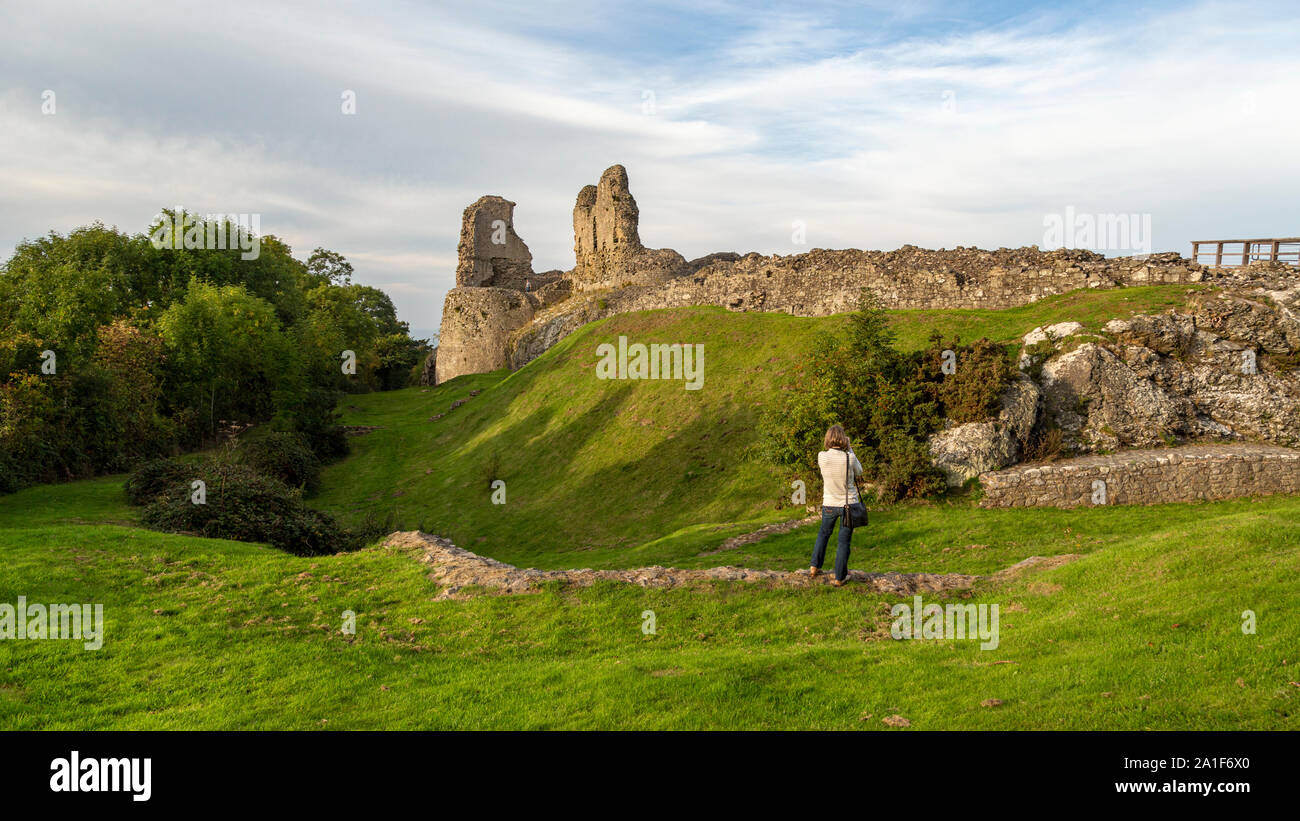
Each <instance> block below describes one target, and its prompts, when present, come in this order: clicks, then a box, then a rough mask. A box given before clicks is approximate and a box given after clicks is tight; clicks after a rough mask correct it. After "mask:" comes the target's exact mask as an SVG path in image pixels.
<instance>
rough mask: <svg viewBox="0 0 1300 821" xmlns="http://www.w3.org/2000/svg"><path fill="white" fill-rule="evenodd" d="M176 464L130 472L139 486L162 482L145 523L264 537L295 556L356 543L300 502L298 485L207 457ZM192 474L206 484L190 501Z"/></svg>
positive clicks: (201, 533) (249, 538)
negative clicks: (199, 498)
mask: <svg viewBox="0 0 1300 821" xmlns="http://www.w3.org/2000/svg"><path fill="white" fill-rule="evenodd" d="M150 465H154V463H150ZM146 467H148V466H146ZM180 468H181V470H180V471H178V472H177V473H178V474H180V478H179V479H175V480H167V479H165V478H164V477H165V476H167V475H168V469H167V468H165V467H162V466H156V467H151V468H150V469H149V473H148V475H147V476H141V477H140V478H139V480H136V476H132V480H133V481H135V482H136V485H137V486H138V487H139V488H141V489H143V488H145V487H147V486H148V485H149V483H150V482H158V483H162V484H163V485H164V487H163V490H162V492H161V493H158V494H156V495H155V496H154V497H153V498H152V501H150V502H149V504H148V506H147V507H146V508H145V509H144V514H143V517H142V521H143V522H144V524H145V526H146V527H150V528H153V529H155V530H162V531H165V532H168V533H189V534H193V535H197V536H206V537H209V538H215V539H235V540H237V541H242V542H267V543H269V544H271V545H272V546H273V547H276V548H279V549H280V550H284V551H286V552H288V553H293V554H294V555H297V556H319V555H323V554H327V553H337V552H339V551H341V550H347V549H349V548H351V547H355V546H358V544H357V541H358V540H357V538H356V536H354V535H353V534H351V533H349V532H348V531H347V530H345V529H344V528H342V527H340V526H339V525H338V523H337V522H335V520H334V519H333V517H331V516H329V515H328V514H325V513H322V512H320V511H318V510H313V509H312V508H310V507H308V506H307V505H306V504H304V503H303V501H302V494H301V493H300V492H299V491H297V490H295V489H292V488H290V487H288V486H287V485H285V484H284V483H283V482H281V481H280V480H278V479H275V478H272V477H269V476H263V475H261V474H259V473H258V472H257V471H255V470H254V469H253V468H252V467H250V466H249V465H245V464H242V463H239V462H237V461H233V460H230V459H222V458H209V459H207V460H205V461H203V462H199V463H195V464H190V465H180ZM142 470H143V469H142ZM138 473H139V471H137V474H138ZM195 478H198V479H202V480H203V482H204V483H205V485H206V487H205V493H206V498H205V499H204V504H195V503H194V502H193V501H192V497H191V494H192V493H193V492H194V491H193V490H192V489H191V485H190V483H191V482H192V481H193V479H195Z"/></svg>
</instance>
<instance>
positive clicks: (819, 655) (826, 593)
mask: <svg viewBox="0 0 1300 821" xmlns="http://www.w3.org/2000/svg"><path fill="white" fill-rule="evenodd" d="M1185 290H1186V289H1176V290H1174V289H1140V291H1139V289H1130V290H1128V291H1125V292H1117V291H1112V292H1087V293H1085V294H1075V295H1067V296H1066V297H1063V298H1058V303H1057V304H1056V305H1055V306H1054V305H1053V301H1052V300H1044V301H1043V302H1042V303H1037V304H1036V305H1034V306H1029V308H1027V309H1017V311H1018V312H1017V313H1015V315H1014V316H1011V314H1012V313H1013V312H984V313H985V314H988V315H987V316H985V315H981V313H980V312H950V313H949V314H936V315H934V316H932V317H930V318H929V319H928V320H926V321H927V322H929V323H930V324H940V325H942V324H943V323H944V322H946V321H950V323H951V327H948V326H945V328H946V329H947V330H952V329H953V328H957V327H960V328H961V329H962V330H961V332H962V335H963V338H966V336H967V332H968V331H970V332H972V333H977V335H989V336H990V337H991V338H995V339H998V340H1000V341H1009V340H1010V339H1012V338H1014V337H1015V336H1017V335H1019V334H1021V333H1023V332H1024V331H1026V330H1028V329H1029V328H1031V327H1033V326H1034V325H1037V324H1042V323H1043V322H1053V321H1060V320H1062V319H1067V318H1075V317H1078V316H1080V315H1084V314H1086V315H1087V316H1089V317H1095V318H1096V319H1099V320H1100V321H1104V319H1108V318H1110V317H1112V316H1115V315H1123V314H1124V313H1125V312H1126V311H1130V310H1151V309H1159V308H1160V306H1162V305H1164V304H1168V303H1173V302H1176V300H1177V298H1178V297H1177V295H1178V294H1182V293H1184V292H1185ZM1121 293H1123V294H1124V295H1125V298H1126V299H1129V300H1130V301H1125V302H1124V303H1123V304H1120V303H1119V302H1116V301H1115V300H1116V299H1117V298H1118V297H1117V295H1118V294H1121ZM1081 298H1082V299H1085V301H1087V300H1091V299H1098V300H1105V301H1106V302H1107V304H1105V305H1102V306H1100V307H1099V306H1097V305H1095V304H1093V303H1092V302H1087V304H1086V305H1083V306H1081V305H1080V304H1079V303H1077V302H1075V301H1074V300H1077V299H1081ZM913 320H914V314H913V313H912V312H905V313H902V314H899V315H896V321H897V322H898V323H899V324H900V326H902V325H906V324H908V323H911V322H913ZM839 322H842V318H835V317H832V318H828V319H821V320H809V319H798V318H794V317H788V316H784V315H767V314H727V313H726V312H723V311H712V310H709V309H689V310H684V311H668V312H652V313H649V314H641V315H632V316H626V317H615V318H612V319H610V320H607V321H606V322H603V323H599V324H597V325H594V326H591V327H588V328H585V329H583V330H582V331H581V332H579V333H578V334H575V335H573V336H572V337H570V338H568V339H566V340H565V341H564V342H563V343H561V344H560V345H559V346H557V347H556V348H555V349H553V350H552V351H550V352H548V353H547V354H546V355H545V356H543V357H542V358H540V359H539V360H537V361H536V362H534V363H532V364H530V365H529V366H528V367H527V368H524V369H522V370H520V371H518V372H516V373H514V374H511V375H508V376H507V375H506V374H503V373H502V374H491V375H481V376H476V377H467V378H464V379H459V380H455V381H453V382H452V383H449V384H447V385H444V386H440V387H438V388H436V389H432V390H429V391H427V392H422V391H421V390H419V389H408V390H406V391H400V392H395V393H391V394H373V395H365V396H354V397H349V398H348V399H347V400H346V401H345V403H344V405H345V412H346V414H347V416H348V419H347V421H348V423H350V424H364V425H379V426H382V429H381V430H376V431H374V432H372V433H370V434H368V435H365V436H361V437H358V438H356V439H354V440H353V443H354V453H353V455H352V456H350V457H349V458H348V459H347V460H345V461H343V462H341V463H339V464H337V465H335V466H332V467H331V468H330V469H329V470H328V471H327V475H326V481H325V489H324V490H323V492H322V493H321V494H320V495H319V496H318V497H316V498H315V499H314V500H312V501H313V504H316V505H318V506H319V507H321V508H323V509H327V510H330V511H332V512H335V513H338V514H340V515H341V516H343V517H344V518H348V519H351V520H353V521H359V520H361V519H363V518H364V517H365V516H367V515H370V516H371V517H373V518H388V519H391V520H392V522H393V525H394V528H395V529H396V528H399V527H400V528H403V529H411V528H416V527H420V528H422V529H425V530H428V531H431V532H436V533H439V534H442V535H445V536H448V537H449V538H452V539H453V541H455V542H456V543H457V544H459V545H460V546H462V547H465V548H467V549H470V550H474V551H476V552H480V553H484V554H486V555H490V556H493V557H495V558H499V559H502V560H504V561H510V562H512V563H516V564H521V565H532V566H540V567H634V566H640V565H647V564H654V563H659V564H670V565H674V566H679V567H707V566H712V565H717V564H743V565H746V566H752V567H769V568H787V569H797V568H800V567H804V566H806V563H807V557H808V553H809V552H810V550H811V546H812V529H811V528H808V527H804V528H800V529H798V530H795V531H792V532H790V533H787V534H784V535H780V536H774V537H770V538H768V539H765V540H763V541H760V542H757V543H755V544H751V545H746V546H744V547H739V548H736V549H733V550H727V551H723V552H720V553H714V554H711V555H703V554H706V553H708V552H709V551H712V550H714V549H716V548H717V547H718V546H719V545H720V544H721V543H722V541H723V540H724V539H725V538H727V537H728V536H730V535H734V534H736V533H739V532H745V531H748V530H751V529H753V528H754V527H755V526H756V525H757V524H761V523H763V522H766V521H776V520H784V519H789V518H794V517H797V516H802V515H804V514H803V511H802V509H795V508H793V507H791V506H790V505H789V503H788V500H787V494H788V492H789V491H788V488H787V485H786V481H785V477H783V476H780V475H778V474H777V473H776V472H774V471H772V470H771V469H770V468H767V467H766V466H764V465H763V464H762V463H761V462H759V461H757V459H755V458H754V457H753V455H752V449H753V445H754V441H755V438H754V420H755V418H756V417H755V413H756V407H757V402H759V401H761V399H762V397H764V396H769V395H770V390H771V388H772V386H773V385H774V384H776V383H777V382H778V381H779V376H780V374H781V373H783V372H784V371H786V370H787V369H788V368H789V367H791V366H792V365H793V364H794V363H795V362H796V361H797V358H798V356H800V355H801V351H802V350H803V349H804V347H805V345H806V343H807V342H808V341H809V340H810V339H811V337H812V335H813V334H815V333H817V332H819V331H821V330H824V329H828V328H834V327H835V326H836V324H837V323H839ZM974 328H980V329H983V330H979V331H978V332H976V331H974V330H972V329H974ZM620 333H625V334H627V335H629V336H634V337H636V338H638V339H640V340H644V341H679V340H688V341H703V342H705V343H706V350H707V352H708V353H707V359H706V363H707V366H706V367H707V377H706V387H705V389H704V390H701V391H698V392H689V393H688V392H686V391H683V390H682V388H681V386H680V384H677V385H673V384H671V383H649V382H641V383H631V384H630V385H629V384H627V383H624V384H619V383H603V382H599V381H598V380H596V379H595V378H594V377H593V376H591V375H590V367H591V365H592V364H593V363H594V361H595V356H594V349H595V346H596V345H597V344H599V343H600V342H601V341H604V340H607V339H608V338H610V337H611V336H612V337H617V335H618V334H620ZM926 333H927V334H928V330H927V332H926ZM657 334H660V335H662V336H656V335H657ZM925 335H926V334H921V333H920V332H919V331H918V332H917V334H915V336H916V338H917V339H920V340H922V341H923V339H924V336H925ZM903 336H904V338H905V340H906V336H907V335H906V333H903ZM917 344H919V343H917ZM471 390H481V391H482V393H480V394H478V395H477V396H474V397H473V398H470V399H469V402H468V403H467V404H466V405H464V406H462V407H460V408H458V409H457V410H455V411H451V412H450V413H448V414H447V415H446V416H445V417H443V418H441V419H439V420H437V421H429V417H430V416H433V415H435V414H437V413H442V412H444V411H446V410H447V409H448V406H449V405H450V403H451V401H452V400H454V399H457V398H466V397H468V394H469V392H470V391H471ZM645 420H649V421H648V422H647V421H645ZM494 475H495V476H499V477H500V478H504V479H505V480H506V481H507V488H508V491H507V492H508V502H507V504H506V505H504V506H500V505H498V506H493V505H491V503H490V499H489V495H490V489H489V486H488V483H489V481H490V478H492V477H493V476H494ZM122 480H123V477H106V478H102V479H96V480H90V481H83V482H76V483H71V484H66V485H58V486H42V487H36V488H30V489H27V490H24V491H21V492H19V493H16V494H12V495H10V496H6V497H0V555H2V556H3V561H2V562H0V603H2V602H8V603H11V604H12V603H14V602H16V600H17V597H19V596H26V597H27V600H28V601H29V602H46V603H49V602H63V603H72V602H87V603H101V604H103V605H104V611H105V617H106V622H107V623H106V627H105V636H104V646H103V648H102V649H100V650H98V651H86V650H83V649H82V647H81V644H80V643H79V642H74V641H2V642H0V728H3V729H35V728H41V729H74V728H75V729H125V728H131V729H145V728H172V729H180V728H224V729H236V728H250V729H251V728H263V729H270V728H286V729H321V728H326V729H359V728H440V729H449V728H591V729H595V728H602V729H607V728H638V729H661V728H662V729H666V728H673V729H694V728H710V729H731V728H752V729H758V728H781V729H802V728H808V729H812V728H828V729H883V728H884V725H882V723H881V720H882V719H883V718H885V717H886V716H890V715H895V714H897V715H902V716H904V717H906V718H907V719H908V720H909V721H910V722H911V726H912V728H913V729H927V730H928V729H958V728H962V729H1145V728H1152V729H1292V728H1295V727H1296V726H1297V720H1296V717H1295V710H1296V701H1297V699H1298V698H1300V685H1297V684H1295V682H1300V667H1298V665H1300V622H1297V619H1296V614H1297V612H1300V590H1298V589H1297V588H1296V585H1295V581H1294V580H1295V575H1296V571H1297V569H1298V568H1300V498H1297V497H1275V498H1265V499H1242V500H1234V501H1229V502H1217V503H1211V504H1196V505H1166V506H1159V507H1145V508H1124V507H1112V508H1100V509H1087V510H1077V511H1060V510H981V509H978V508H975V507H973V506H972V505H971V503H970V502H969V501H968V500H964V499H954V500H950V501H946V502H940V503H933V504H911V505H900V506H896V507H892V508H889V509H885V510H880V511H876V512H873V516H872V525H871V527H870V528H868V529H867V530H866V531H859V533H858V534H856V537H855V552H854V557H853V561H852V563H851V564H852V566H853V567H856V568H860V569H866V570H873V571H887V570H897V571H933V572H965V573H978V574H988V573H992V572H994V571H996V570H998V569H1000V568H1004V567H1007V566H1008V565H1010V564H1013V563H1014V562H1016V561H1019V560H1020V559H1023V558H1026V557H1028V556H1031V555H1057V554H1063V553H1073V554H1080V555H1081V557H1080V558H1079V559H1077V560H1075V561H1073V562H1071V563H1068V564H1065V565H1063V566H1060V567H1056V568H1054V569H1046V570H1036V571H1030V572H1028V573H1025V574H1023V575H1020V576H1018V577H1015V578H1013V579H1010V580H1006V581H999V582H993V581H989V582H986V583H983V584H981V585H979V586H977V588H976V589H975V590H974V591H973V593H971V594H967V595H970V596H971V597H970V598H961V599H960V600H961V601H962V603H963V604H965V603H975V604H990V605H991V604H997V605H998V606H999V609H1000V628H1001V630H1000V644H999V646H998V647H997V648H996V649H994V650H981V649H979V642H977V641H963V640H924V641H894V640H892V639H891V638H890V637H889V624H890V617H889V606H890V605H891V604H893V603H894V601H893V600H891V599H889V598H887V597H883V596H880V595H877V594H873V593H868V592H866V591H865V590H863V589H862V588H861V587H856V588H855V586H854V585H849V586H848V587H846V588H844V589H842V590H834V589H831V588H829V587H826V588H813V589H776V590H773V589H766V588H758V587H754V586H747V585H745V584H743V583H715V584H712V585H709V586H702V587H696V588H686V589H674V590H648V589H642V588H639V587H634V586H630V585H622V584H617V583H602V584H598V585H596V586H594V587H591V588H585V589H572V588H564V587H561V586H558V585H551V586H549V587H547V588H546V589H545V590H543V591H542V592H540V593H536V594H528V595H516V596H494V595H483V596H478V597H475V598H471V599H468V600H464V601H434V597H435V596H436V594H437V593H438V592H439V591H438V589H437V588H436V587H435V585H434V584H433V583H432V582H430V581H429V580H428V579H427V578H426V573H427V568H426V567H425V566H424V565H422V564H421V563H420V562H419V561H417V557H415V556H414V555H411V554H410V553H409V552H407V551H405V550H398V549H390V548H386V547H383V546H381V545H372V546H371V547H369V548H366V549H364V550H361V551H357V552H354V553H347V554H340V555H335V556H328V557H317V558H298V557H294V556H291V555H288V554H285V553H282V552H279V551H276V550H274V549H271V548H270V547H267V546H264V545H255V544H243V543H239V542H230V541H221V540H210V539H200V538H194V537H188V536H183V535H168V534H160V533H154V532H151V531H148V530H144V529H142V528H140V527H138V526H137V524H136V519H137V517H136V513H135V511H134V510H133V509H131V508H128V507H127V506H126V505H125V500H124V498H123V495H122ZM810 490H811V489H810ZM952 595H954V596H960V595H961V594H952ZM926 601H927V602H930V601H936V602H942V600H940V599H938V598H937V597H935V598H931V597H927V599H926ZM646 610H651V611H653V612H654V614H655V621H656V627H657V630H656V632H655V634H653V635H646V634H644V633H643V632H642V624H643V617H642V614H643V612H644V611H646ZM1246 610H1251V611H1254V613H1255V614H1256V617H1257V625H1256V632H1255V633H1253V634H1244V633H1243V631H1242V623H1243V619H1242V614H1243V612H1244V611H1246ZM345 611H352V612H354V613H355V614H356V632H355V635H346V634H344V633H343V632H342V631H341V626H342V624H343V618H344V612H345ZM986 699H1000V700H1001V701H1002V704H1001V706H997V707H991V708H990V707H982V706H981V702H983V701H985V700H986Z"/></svg>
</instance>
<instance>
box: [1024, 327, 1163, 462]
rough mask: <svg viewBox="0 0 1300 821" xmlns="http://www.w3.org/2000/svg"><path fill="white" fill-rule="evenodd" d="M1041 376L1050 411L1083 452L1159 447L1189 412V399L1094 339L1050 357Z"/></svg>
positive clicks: (1069, 437) (1069, 440)
mask: <svg viewBox="0 0 1300 821" xmlns="http://www.w3.org/2000/svg"><path fill="white" fill-rule="evenodd" d="M1042 379H1043V382H1042V385H1043V396H1044V401H1045V405H1046V408H1047V411H1048V413H1049V414H1051V417H1052V418H1053V419H1054V420H1055V423H1056V425H1057V426H1058V427H1060V428H1061V430H1062V431H1063V432H1064V434H1065V438H1066V441H1067V442H1068V443H1069V444H1071V445H1073V446H1074V447H1076V448H1077V449H1080V450H1103V449H1105V450H1114V449H1116V448H1118V447H1119V446H1120V445H1121V444H1123V445H1132V446H1138V447H1152V446H1155V445H1160V444H1162V443H1164V442H1165V440H1166V438H1167V437H1170V436H1173V435H1174V434H1175V433H1176V432H1177V431H1178V430H1179V428H1180V420H1181V418H1182V417H1183V416H1184V415H1185V408H1184V407H1182V405H1185V404H1186V402H1185V400H1182V401H1179V400H1175V399H1174V398H1171V397H1170V396H1169V395H1168V394H1166V393H1165V392H1164V391H1163V390H1161V389H1160V387H1159V386H1158V385H1156V384H1155V383H1154V382H1152V381H1151V380H1150V379H1144V378H1142V377H1141V376H1139V375H1137V374H1136V373H1134V372H1133V371H1132V370H1131V369H1130V368H1128V367H1127V366H1125V364H1124V363H1123V362H1122V361H1121V360H1120V359H1119V358H1118V357H1117V356H1115V354H1113V353H1111V352H1110V351H1109V350H1107V349H1106V348H1104V347H1102V346H1101V345H1098V344H1096V343H1091V342H1090V343H1085V344H1083V345H1080V346H1079V347H1078V348H1075V349H1074V350H1072V351H1070V352H1068V353H1065V354H1061V355H1060V356H1057V357H1054V358H1052V359H1049V360H1048V361H1047V362H1046V363H1045V364H1044V365H1043V375H1042Z"/></svg>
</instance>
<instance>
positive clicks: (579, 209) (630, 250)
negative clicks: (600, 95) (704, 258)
mask: <svg viewBox="0 0 1300 821" xmlns="http://www.w3.org/2000/svg"><path fill="white" fill-rule="evenodd" d="M640 216H641V215H640V211H639V210H638V209H637V207H636V200H635V199H633V197H632V192H631V191H629V190H628V187H627V169H625V168H623V166H621V165H613V166H610V167H609V168H607V169H605V173H603V174H601V175H600V183H599V184H597V185H587V186H584V187H583V189H582V190H581V191H579V192H578V203H577V205H575V206H574V207H573V240H574V242H573V255H574V258H575V259H576V261H577V265H576V266H575V267H574V269H573V274H572V276H573V282H574V285H575V287H576V288H577V289H578V290H592V289H596V288H621V287H623V286H625V285H657V284H659V283H662V282H666V281H668V280H670V279H672V278H673V277H676V276H679V275H681V274H682V273H684V272H685V268H686V260H685V259H683V258H682V255H681V254H679V253H677V252H676V251H673V250H671V249H668V248H663V249H659V250H650V249H648V248H646V247H645V246H643V245H642V244H641V238H640V236H639V235H638V234H637V221H638V220H639V219H640Z"/></svg>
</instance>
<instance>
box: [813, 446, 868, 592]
mask: <svg viewBox="0 0 1300 821" xmlns="http://www.w3.org/2000/svg"><path fill="white" fill-rule="evenodd" d="M822 447H823V448H825V450H823V451H822V452H821V453H818V454H817V466H818V467H819V468H821V472H822V526H821V530H819V531H817V545H816V546H815V547H814V548H813V555H812V567H810V568H809V569H808V575H809V576H816V575H817V574H818V573H819V572H821V569H822V563H823V562H824V561H826V544H827V542H829V541H830V539H831V531H832V530H834V529H835V521H836V520H837V519H840V518H842V517H844V515H845V509H846V508H847V507H848V506H849V505H851V504H855V503H857V502H858V501H859V499H858V488H857V484H856V483H855V482H854V480H855V479H857V477H858V476H860V475H861V474H862V463H861V462H859V461H858V457H857V456H855V455H853V447H852V446H851V445H850V444H849V436H848V434H846V433H845V432H844V428H842V427H840V426H839V425H831V426H830V427H829V428H827V430H826V437H825V438H824V439H823V440H822ZM852 541H853V525H852V523H850V522H849V521H848V520H847V519H845V520H844V521H841V522H840V536H839V547H838V549H836V551H835V580H834V581H832V582H831V584H833V585H834V586H836V587H842V586H843V585H844V579H845V578H846V577H847V576H848V575H849V546H850V543H851V542H852Z"/></svg>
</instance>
